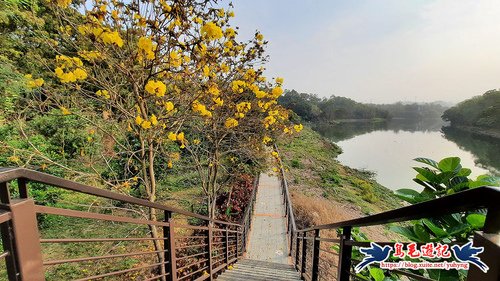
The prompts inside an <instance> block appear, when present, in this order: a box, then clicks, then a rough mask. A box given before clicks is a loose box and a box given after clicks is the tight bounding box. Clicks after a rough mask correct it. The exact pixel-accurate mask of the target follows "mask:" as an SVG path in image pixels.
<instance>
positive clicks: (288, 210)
mask: <svg viewBox="0 0 500 281" xmlns="http://www.w3.org/2000/svg"><path fill="white" fill-rule="evenodd" d="M274 150H275V151H276V153H278V155H279V157H278V164H279V172H280V174H279V177H280V179H281V188H282V193H283V204H284V205H285V221H286V222H287V232H286V234H287V239H288V255H289V256H292V253H293V248H294V247H293V245H294V240H296V239H294V237H295V238H297V223H296V222H295V215H294V213H293V205H292V197H291V195H290V189H289V188H288V181H287V180H286V175H285V170H284V169H283V167H284V166H283V162H282V161H281V154H280V152H279V150H278V145H276V144H274Z"/></svg>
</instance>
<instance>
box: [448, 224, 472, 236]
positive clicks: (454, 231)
mask: <svg viewBox="0 0 500 281" xmlns="http://www.w3.org/2000/svg"><path fill="white" fill-rule="evenodd" d="M467 231H470V226H469V225H467V224H466V223H462V224H459V225H457V226H454V227H452V228H450V229H448V234H449V235H450V236H453V235H459V234H462V233H464V232H467Z"/></svg>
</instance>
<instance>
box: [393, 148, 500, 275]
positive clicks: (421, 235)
mask: <svg viewBox="0 0 500 281" xmlns="http://www.w3.org/2000/svg"><path fill="white" fill-rule="evenodd" d="M414 160H415V161H417V162H419V163H422V164H425V166H424V167H414V168H413V169H414V170H415V171H417V173H418V174H417V175H416V177H415V179H414V181H415V182H416V183H418V184H419V185H421V186H423V188H424V189H423V190H422V191H421V192H418V191H416V190H414V189H399V190H397V191H395V194H396V196H398V197H399V198H401V199H403V200H405V201H406V202H408V203H411V204H418V203H421V202H424V201H428V200H432V199H436V198H440V197H443V196H446V195H449V194H453V193H456V192H460V191H464V190H467V189H472V188H477V187H480V186H500V178H497V177H492V176H487V175H482V176H479V177H477V178H476V179H470V178H469V176H470V174H471V170H470V169H468V168H464V167H462V165H461V164H460V158H458V157H448V158H444V159H442V160H440V161H439V162H437V161H434V160H432V159H429V158H416V159H414ZM484 222H485V211H484V210H477V211H469V212H466V213H464V214H451V215H446V216H443V217H440V218H426V219H421V220H418V221H413V222H411V225H408V226H391V227H390V229H391V230H392V231H394V232H396V233H399V234H401V235H402V236H404V237H406V238H408V239H409V240H411V241H415V242H421V243H427V242H445V243H449V242H452V241H462V242H465V241H467V240H468V239H470V238H471V235H472V233H473V231H474V230H479V229H481V228H482V227H483V226H484ZM459 273H460V272H459V271H446V270H429V271H428V274H429V276H430V277H431V278H433V279H435V280H440V281H445V280H462V279H463V276H462V275H463V274H459Z"/></svg>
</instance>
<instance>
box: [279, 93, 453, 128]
mask: <svg viewBox="0 0 500 281" xmlns="http://www.w3.org/2000/svg"><path fill="white" fill-rule="evenodd" d="M278 102H279V103H280V104H281V105H283V106H284V107H286V108H289V109H291V110H293V112H295V113H296V114H297V115H299V116H300V117H301V118H302V119H303V120H305V121H310V122H332V121H333V122H334V121H342V120H373V119H382V120H388V119H391V118H400V119H422V118H440V117H441V115H442V114H443V112H444V111H445V110H446V109H447V107H446V106H444V105H442V104H440V103H437V102H433V103H403V102H397V103H392V104H368V103H361V102H357V101H355V100H352V99H350V98H346V97H340V96H331V97H329V98H319V97H318V96H316V95H314V94H307V93H299V92H297V91H295V90H291V91H286V92H285V94H284V95H283V96H281V97H280V98H279V99H278Z"/></svg>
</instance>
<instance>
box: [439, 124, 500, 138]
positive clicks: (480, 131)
mask: <svg viewBox="0 0 500 281" xmlns="http://www.w3.org/2000/svg"><path fill="white" fill-rule="evenodd" d="M449 127H451V128H453V129H458V130H461V131H465V132H469V133H472V134H476V135H481V136H485V137H490V138H495V139H500V130H495V129H493V128H481V127H474V126H457V125H450V126H449Z"/></svg>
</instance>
